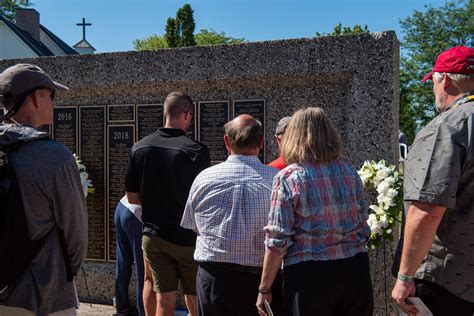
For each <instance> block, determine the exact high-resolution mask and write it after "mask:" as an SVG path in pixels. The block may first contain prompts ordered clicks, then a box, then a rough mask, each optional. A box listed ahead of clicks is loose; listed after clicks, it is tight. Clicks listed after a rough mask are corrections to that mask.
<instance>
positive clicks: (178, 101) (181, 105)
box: [163, 91, 193, 118]
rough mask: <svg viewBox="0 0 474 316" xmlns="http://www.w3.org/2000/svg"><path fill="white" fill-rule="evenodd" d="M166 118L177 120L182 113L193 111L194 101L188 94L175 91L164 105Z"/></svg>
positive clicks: (169, 95)
mask: <svg viewBox="0 0 474 316" xmlns="http://www.w3.org/2000/svg"><path fill="white" fill-rule="evenodd" d="M163 108H164V110H163V113H164V116H165V118H166V117H169V118H175V117H176V116H178V115H179V114H181V113H184V112H186V111H192V110H193V100H191V98H190V97H189V95H187V94H186V93H183V92H179V91H174V92H171V93H170V94H168V96H167V97H166V100H165V103H164V105H163Z"/></svg>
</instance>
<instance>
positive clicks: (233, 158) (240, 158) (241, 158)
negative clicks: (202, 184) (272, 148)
mask: <svg viewBox="0 0 474 316" xmlns="http://www.w3.org/2000/svg"><path fill="white" fill-rule="evenodd" d="M226 162H242V163H247V164H262V162H261V161H260V159H258V157H257V156H251V155H229V157H227V160H226Z"/></svg>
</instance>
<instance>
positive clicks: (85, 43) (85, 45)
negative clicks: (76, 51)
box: [73, 38, 96, 50]
mask: <svg viewBox="0 0 474 316" xmlns="http://www.w3.org/2000/svg"><path fill="white" fill-rule="evenodd" d="M73 47H75V48H92V49H93V50H96V49H95V48H94V47H93V46H92V45H91V44H90V43H89V42H88V41H87V40H86V39H84V38H83V39H81V40H80V41H79V42H78V43H77V44H75V45H73Z"/></svg>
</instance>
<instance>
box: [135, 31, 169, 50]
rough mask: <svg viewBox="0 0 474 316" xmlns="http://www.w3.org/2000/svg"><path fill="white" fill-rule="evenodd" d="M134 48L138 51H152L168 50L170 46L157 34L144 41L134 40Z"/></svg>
mask: <svg viewBox="0 0 474 316" xmlns="http://www.w3.org/2000/svg"><path fill="white" fill-rule="evenodd" d="M133 47H134V48H135V49H136V50H152V49H160V48H168V47H169V46H168V42H167V41H166V39H165V37H164V36H160V35H156V34H155V35H151V36H149V37H147V38H144V39H136V40H134V41H133Z"/></svg>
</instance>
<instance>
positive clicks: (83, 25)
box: [76, 18, 92, 40]
mask: <svg viewBox="0 0 474 316" xmlns="http://www.w3.org/2000/svg"><path fill="white" fill-rule="evenodd" d="M76 25H77V26H82V39H83V40H85V39H86V26H90V25H92V24H91V23H86V19H85V18H82V23H76Z"/></svg>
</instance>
